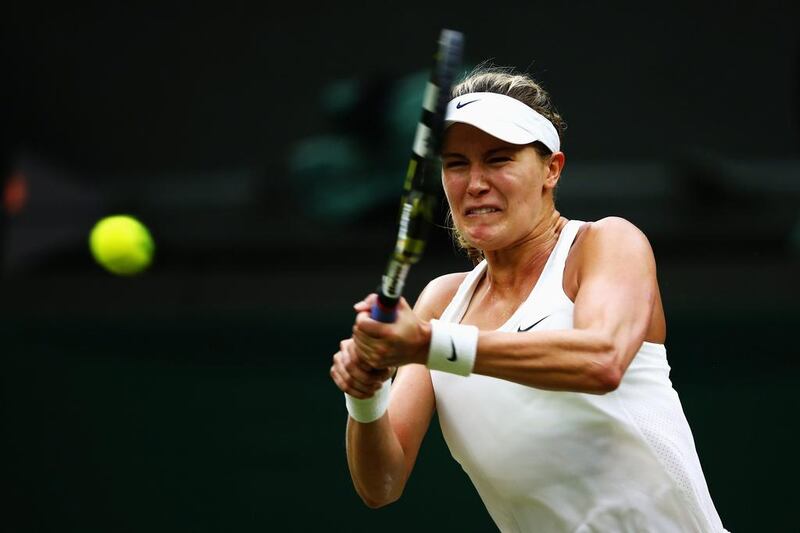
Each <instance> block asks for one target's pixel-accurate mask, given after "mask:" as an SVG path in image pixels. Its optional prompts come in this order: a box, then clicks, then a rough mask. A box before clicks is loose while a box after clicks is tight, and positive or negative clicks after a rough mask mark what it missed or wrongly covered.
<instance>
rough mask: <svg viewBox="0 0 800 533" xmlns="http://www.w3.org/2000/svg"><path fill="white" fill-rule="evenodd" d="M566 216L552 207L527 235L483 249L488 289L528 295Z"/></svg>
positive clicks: (498, 292)
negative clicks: (503, 245)
mask: <svg viewBox="0 0 800 533" xmlns="http://www.w3.org/2000/svg"><path fill="white" fill-rule="evenodd" d="M566 223H567V219H566V218H564V217H562V216H561V214H560V213H559V212H558V211H557V210H555V209H553V211H552V213H551V214H550V215H547V216H544V217H542V219H541V220H539V222H538V223H537V224H536V226H534V228H533V229H532V230H531V232H530V233H529V234H528V236H527V237H526V238H524V239H523V240H521V241H519V242H517V243H515V244H514V245H513V246H511V247H509V248H505V249H503V250H495V251H492V252H485V257H486V263H487V268H486V281H487V282H488V283H487V291H488V292H491V293H494V294H495V295H497V296H501V297H502V296H503V295H506V294H527V293H528V292H529V291H530V289H531V288H532V287H533V285H534V284H535V283H536V280H538V279H539V276H540V275H541V273H542V270H543V269H544V265H545V263H547V258H548V257H550V253H551V252H552V251H553V248H555V246H556V242H557V241H558V237H559V235H561V230H562V229H563V228H564V225H565V224H566Z"/></svg>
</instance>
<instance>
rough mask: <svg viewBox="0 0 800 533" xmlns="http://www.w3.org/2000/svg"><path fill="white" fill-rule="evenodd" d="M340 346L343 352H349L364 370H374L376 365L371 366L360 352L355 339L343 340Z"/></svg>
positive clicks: (349, 356)
mask: <svg viewBox="0 0 800 533" xmlns="http://www.w3.org/2000/svg"><path fill="white" fill-rule="evenodd" d="M339 348H340V349H341V351H342V353H344V354H347V357H348V358H349V359H350V360H352V361H354V362H355V364H357V365H358V366H359V367H360V368H361V369H362V370H363V371H364V372H367V373H369V372H372V371H373V370H375V368H374V367H372V366H370V365H369V364H368V363H367V362H366V361H365V360H364V359H363V358H362V357H361V355H360V354H359V352H358V348H357V346H356V343H355V340H353V339H352V338H351V339H347V340H346V341H342V342H341V343H339Z"/></svg>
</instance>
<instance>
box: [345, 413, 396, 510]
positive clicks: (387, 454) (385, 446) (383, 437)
mask: <svg viewBox="0 0 800 533" xmlns="http://www.w3.org/2000/svg"><path fill="white" fill-rule="evenodd" d="M347 464H348V466H349V468H350V476H351V477H352V479H353V485H354V486H355V489H356V492H358V495H359V496H361V499H362V500H364V503H365V504H367V505H368V506H369V507H373V508H375V507H381V506H383V505H387V504H389V503H392V502H394V501H395V500H397V499H398V498H399V497H400V495H401V493H402V492H403V488H404V486H405V482H406V472H405V455H404V452H403V448H402V447H401V445H400V441H399V440H398V438H397V436H396V435H395V433H394V430H393V429H392V426H391V423H390V422H389V415H388V414H385V415H384V416H382V417H381V418H379V419H378V420H376V421H375V422H371V423H369V424H362V423H360V422H356V421H355V420H353V419H352V418H349V419H348V422H347Z"/></svg>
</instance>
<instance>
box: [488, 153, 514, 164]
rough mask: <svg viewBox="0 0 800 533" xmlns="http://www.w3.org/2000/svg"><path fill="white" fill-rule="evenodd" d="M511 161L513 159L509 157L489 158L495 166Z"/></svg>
mask: <svg viewBox="0 0 800 533" xmlns="http://www.w3.org/2000/svg"><path fill="white" fill-rule="evenodd" d="M509 161H511V158H510V157H508V156H504V155H498V156H494V157H491V158H489V163H491V164H493V165H494V164H502V163H507V162H509Z"/></svg>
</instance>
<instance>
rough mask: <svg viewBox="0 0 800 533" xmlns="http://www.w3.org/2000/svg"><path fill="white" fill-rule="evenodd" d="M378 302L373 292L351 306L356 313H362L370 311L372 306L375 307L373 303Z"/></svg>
mask: <svg viewBox="0 0 800 533" xmlns="http://www.w3.org/2000/svg"><path fill="white" fill-rule="evenodd" d="M377 301H378V295H377V294H375V293H374V292H373V293H371V294H368V295H367V297H366V298H364V299H363V300H361V301H360V302H356V303H355V304H354V305H353V309H354V310H355V312H356V313H363V312H364V311H369V310H370V309H372V306H373V305H375V302H377Z"/></svg>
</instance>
